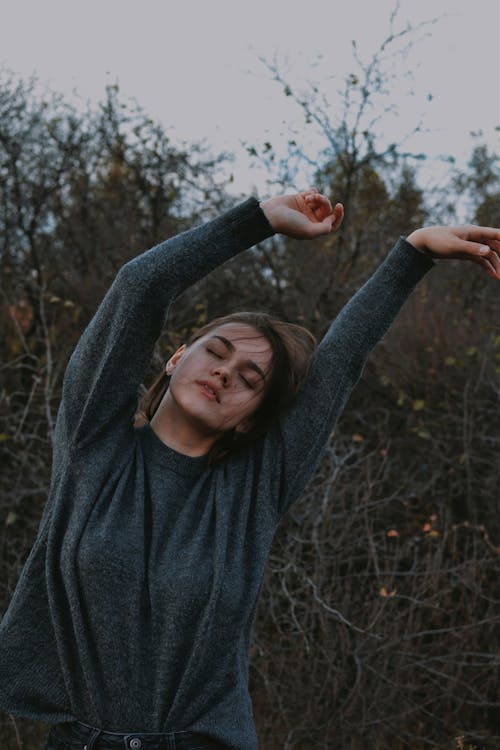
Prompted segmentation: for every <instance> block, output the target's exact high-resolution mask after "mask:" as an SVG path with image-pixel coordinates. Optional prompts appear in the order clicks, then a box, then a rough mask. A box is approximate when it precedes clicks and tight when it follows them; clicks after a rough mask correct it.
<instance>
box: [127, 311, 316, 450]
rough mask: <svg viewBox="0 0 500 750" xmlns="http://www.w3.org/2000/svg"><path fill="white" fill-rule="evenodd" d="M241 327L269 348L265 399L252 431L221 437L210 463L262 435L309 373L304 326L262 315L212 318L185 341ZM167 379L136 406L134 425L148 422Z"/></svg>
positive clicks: (309, 337) (311, 346)
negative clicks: (232, 325)
mask: <svg viewBox="0 0 500 750" xmlns="http://www.w3.org/2000/svg"><path fill="white" fill-rule="evenodd" d="M227 323H244V324H245V325H249V326H251V327H252V328H254V329H255V330H256V331H258V333H260V334H262V335H263V336H264V337H265V338H266V339H267V340H268V341H269V343H270V344H271V348H272V352H273V354H272V361H271V368H272V369H271V377H270V379H269V383H268V384H267V387H266V391H265V394H264V398H263V400H262V402H261V403H260V405H259V407H258V408H257V410H256V411H255V413H254V415H253V419H252V427H251V428H250V429H249V430H248V432H245V433H236V432H235V431H234V430H230V431H228V432H227V433H224V434H223V435H221V437H220V438H219V439H218V440H217V442H216V443H215V444H214V445H213V446H212V449H211V450H210V452H209V457H210V459H211V461H216V460H217V459H219V458H222V457H223V456H225V455H227V454H228V453H231V452H234V451H236V450H239V449H241V448H242V447H244V446H246V445H249V444H250V443H252V442H254V441H255V440H256V439H257V438H259V437H261V436H262V435H264V434H265V433H266V432H267V431H268V429H269V428H270V427H271V425H272V424H273V423H274V422H275V421H276V420H277V419H278V417H279V416H280V415H281V414H283V413H284V412H285V411H286V410H287V409H288V408H289V407H290V406H291V405H292V404H293V402H294V401H295V399H296V397H297V395H298V393H299V391H300V389H301V387H302V385H303V383H304V381H305V379H306V376H307V373H308V371H309V366H310V363H311V359H312V356H313V354H314V351H315V349H316V339H315V337H314V336H313V334H312V333H311V332H310V331H309V330H308V329H307V328H304V327H303V326H299V325H296V324H295V323H287V322H286V321H284V320H279V319H278V318H273V317H272V316H271V315H268V314H267V313H262V312H238V313H232V314H230V315H225V316H224V317H221V318H215V319H214V320H212V321H210V323H207V324H206V325H204V326H203V327H202V328H199V329H198V330H197V331H195V333H193V334H192V336H191V337H190V338H189V339H188V341H187V343H186V345H187V346H190V345H191V344H193V343H194V342H195V341H198V339H200V338H202V336H205V335H206V334H207V333H210V331H213V330H214V329H215V328H218V327H219V326H223V325H226V324H227ZM169 381H170V376H169V375H167V373H166V372H165V371H163V372H162V373H161V374H160V375H159V376H158V378H157V379H156V380H155V381H154V383H153V384H152V386H151V387H150V388H149V390H148V391H147V392H146V393H145V394H144V396H143V397H142V398H141V400H140V402H139V407H138V412H137V414H136V424H141V423H144V422H147V421H150V420H151V419H152V418H153V415H154V413H155V412H156V410H157V409H158V406H159V405H160V402H161V400H162V398H163V396H164V395H165V393H166V391H167V389H168V384H169Z"/></svg>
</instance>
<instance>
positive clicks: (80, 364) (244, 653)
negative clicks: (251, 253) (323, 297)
mask: <svg viewBox="0 0 500 750" xmlns="http://www.w3.org/2000/svg"><path fill="white" fill-rule="evenodd" d="M272 233H273V231H272V228H271V227H270V225H269V223H268V222H267V219H266V217H265V216H264V213H263V212H262V210H261V209H260V207H259V204H258V202H257V201H256V200H255V199H253V198H251V199H249V200H247V201H245V202H244V203H242V204H241V205H240V206H237V207H236V208H234V209H232V210H230V211H228V212H226V213H225V214H223V215H222V216H221V217H219V218H217V219H215V220H214V221H211V222H208V223H207V224H204V225H202V226H199V227H197V228H195V229H192V230H190V231H188V232H184V233H183V234H180V235H178V236H177V237H174V238H172V239H170V240H167V241H166V242H163V243H161V244H160V245H157V246H156V247H154V248H152V249H151V250H149V251H148V252H145V253H143V254H142V255H140V256H138V257H137V258H135V259H134V260H132V261H130V262H129V263H127V264H126V265H125V266H123V268H122V269H121V270H120V271H119V273H118V274H117V277H116V279H115V281H114V283H113V285H112V286H111V288H110V290H109V292H108V293H107V295H106V296H105V298H104V300H103V302H102V304H101V305H100V307H99V309H98V311H97V313H96V315H95V316H94V318H93V320H92V321H91V323H90V324H89V326H88V327H87V329H86V330H85V332H84V334H83V335H82V337H81V339H80V341H79V343H78V345H77V347H76V349H75V351H74V353H73V355H72V357H71V360H70V362H69V364H68V368H67V370H66V374H65V378H64V384H63V397H62V401H61V405H60V408H59V413H58V418H57V425H56V432H55V443H54V455H53V474H52V482H51V487H50V494H49V498H48V501H47V504H46V506H45V509H44V512H43V515H42V519H41V522H40V526H39V530H38V535H37V538H36V541H35V544H34V546H33V549H32V550H31V553H30V555H29V557H28V560H27V562H26V564H25V566H24V569H23V571H22V574H21V577H20V579H19V582H18V584H17V588H16V590H15V592H14V596H13V598H12V601H11V603H10V606H9V608H8V610H7V612H6V614H5V616H4V618H3V621H2V623H1V625H0V709H2V710H4V711H7V712H9V713H12V714H16V715H20V716H25V717H29V718H32V719H35V720H39V721H42V722H47V723H57V722H63V721H69V720H74V719H78V720H80V721H83V722H85V723H87V724H90V725H92V726H96V727H100V728H101V729H105V730H109V731H113V730H114V731H120V732H121V731H123V732H125V731H150V732H159V731H179V730H191V731H195V732H200V733H204V734H207V735H209V736H212V737H213V738H214V739H216V740H218V741H219V742H221V743H225V744H226V745H227V746H228V748H234V749H235V750H255V748H256V747H257V740H256V736H255V730H254V726H253V718H252V707H251V701H250V697H249V693H248V654H249V647H250V641H251V632H252V623H253V620H254V615H255V610H256V606H257V601H258V596H259V590H260V586H261V582H262V577H263V574H264V569H265V565H266V561H267V557H268V553H269V548H270V545H271V542H272V539H273V536H274V533H275V530H276V527H277V525H278V523H279V521H280V519H281V517H282V515H283V514H284V513H285V512H286V511H287V509H288V508H289V507H290V505H291V504H292V503H293V502H294V500H296V499H297V498H298V497H299V495H300V494H301V492H302V491H303V489H304V487H305V485H306V483H307V482H308V481H309V480H310V479H311V477H312V476H313V474H314V471H315V469H316V467H317V465H318V461H319V459H320V456H321V454H322V451H323V448H324V445H325V443H326V441H327V439H328V436H329V434H330V432H331V430H332V428H333V426H334V424H335V422H336V420H337V418H338V416H339V415H340V413H341V411H342V409H343V407H344V406H345V403H346V401H347V399H348V397H349V394H350V393H351V390H352V388H353V387H354V385H355V384H356V382H357V381H358V379H359V377H360V375H361V372H362V369H363V366H364V363H365V361H366V358H367V356H368V354H369V353H370V351H371V350H372V349H373V347H374V346H375V344H376V343H377V342H378V341H379V340H380V339H381V338H382V337H383V336H384V334H385V333H386V331H387V330H388V328H389V326H390V325H391V323H392V321H393V320H394V318H395V317H396V315H397V313H398V312H399V310H400V309H401V307H402V306H403V304H404V302H405V300H406V299H407V297H408V295H409V294H410V293H411V291H412V290H413V288H414V287H415V285H416V284H417V283H418V282H419V280H420V279H421V278H422V277H423V276H424V275H425V274H426V273H427V272H428V271H429V270H430V268H432V266H433V265H434V261H433V260H432V259H430V258H428V257H426V256H425V255H423V254H422V253H421V252H420V251H418V250H416V249H415V248H414V247H413V246H412V245H410V244H408V243H407V242H406V241H405V240H403V239H400V240H399V241H398V242H397V244H396V245H395V247H394V248H393V250H392V251H391V252H390V253H389V254H388V256H387V257H386V259H385V260H384V261H383V262H382V264H381V265H380V266H379V268H378V269H377V270H376V271H375V273H374V274H373V276H372V277H371V278H370V279H369V280H368V281H367V282H366V283H365V284H364V286H363V287H362V288H361V289H360V290H359V291H358V292H357V293H356V294H355V295H354V296H353V298H352V299H351V300H350V302H348V304H347V305H346V306H345V307H344V308H343V309H342V311H341V312H340V314H339V315H338V316H337V318H336V320H335V321H334V322H333V324H332V325H331V327H330V329H329V331H328V333H327V334H326V336H325V337H324V339H323V340H322V342H321V344H320V346H319V349H318V352H317V355H316V357H315V360H314V364H313V367H312V369H311V371H310V374H309V376H308V380H307V382H306V385H305V387H304V388H303V390H302V392H301V394H300V396H299V399H298V400H297V402H296V404H295V406H294V407H293V409H292V410H291V411H290V412H289V413H287V415H286V416H285V417H284V418H282V420H281V421H280V423H279V424H277V425H276V426H275V428H274V429H272V430H271V431H270V432H269V433H268V435H267V436H266V437H265V439H263V440H262V441H261V442H259V443H257V444H255V445H254V446H253V447H252V448H251V449H250V450H248V451H247V452H244V453H241V454H239V455H236V456H233V457H229V458H227V459H226V460H222V462H220V463H218V464H216V465H214V466H208V465H207V460H206V457H204V456H202V457H197V458H192V457H189V456H185V455H182V454H180V453H177V452H176V451H174V450H173V449H171V448H169V447H167V446H166V445H165V444H164V443H162V442H161V440H160V439H159V438H158V437H157V436H156V435H155V433H154V432H153V431H152V429H151V427H150V426H149V425H147V426H145V427H142V428H138V429H137V428H134V426H133V418H134V413H135V410H136V403H137V390H138V386H139V384H140V383H141V381H142V379H143V376H144V373H145V371H146V368H147V367H148V364H149V362H150V359H151V356H152V352H153V347H154V344H155V341H156V340H157V339H158V337H159V335H160V332H161V329H162V326H163V323H164V321H165V317H166V314H167V309H168V306H169V303H170V302H171V301H172V300H173V299H174V298H175V297H176V296H177V295H178V294H179V293H180V292H181V291H183V290H184V289H186V288H187V287H189V286H190V285H191V284H193V283H194V282H195V281H197V280H198V279H200V278H202V277H203V276H204V275H205V274H207V273H208V272H209V271H211V270H212V269H214V268H216V267H217V266H219V265H220V264H221V263H223V262H224V261H226V260H228V259H229V258H231V257H232V256H234V255H235V254H237V253H238V252H240V251H241V250H244V249H245V248H248V247H250V246H252V245H253V244H255V243H257V242H259V241H261V240H264V239H265V238H266V237H269V236H270V235H272Z"/></svg>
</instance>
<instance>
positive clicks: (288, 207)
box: [260, 188, 344, 240]
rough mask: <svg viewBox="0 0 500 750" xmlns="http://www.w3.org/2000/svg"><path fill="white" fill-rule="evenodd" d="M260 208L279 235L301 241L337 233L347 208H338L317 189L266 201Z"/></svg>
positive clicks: (340, 206)
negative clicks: (333, 206)
mask: <svg viewBox="0 0 500 750" xmlns="http://www.w3.org/2000/svg"><path fill="white" fill-rule="evenodd" d="M260 207H261V208H262V210H263V211H264V213H265V215H266V218H267V220H268V221H269V223H270V225H271V226H272V228H273V229H274V231H275V232H278V233H279V234H284V235H286V236H287V237H293V238H294V239H297V240H305V239H314V238H315V237H321V236H322V235H325V234H330V232H333V231H335V230H336V229H338V228H339V227H340V225H341V224H342V220H343V218H344V207H343V205H342V204H341V203H337V204H336V205H335V208H332V204H331V203H330V201H329V200H328V198H327V197H326V196H325V195H321V193H319V192H318V190H317V189H316V188H310V189H309V190H304V191H303V192H302V193H296V194H295V195H282V196H279V197H277V198H270V199H269V200H266V201H262V203H261V204H260Z"/></svg>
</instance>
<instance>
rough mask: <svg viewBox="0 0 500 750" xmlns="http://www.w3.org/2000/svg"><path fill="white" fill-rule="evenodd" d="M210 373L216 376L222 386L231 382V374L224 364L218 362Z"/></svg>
mask: <svg viewBox="0 0 500 750" xmlns="http://www.w3.org/2000/svg"><path fill="white" fill-rule="evenodd" d="M212 375H215V376H216V377H218V378H219V379H220V380H221V382H222V385H223V386H224V387H226V386H228V385H229V384H230V382H231V374H230V372H229V369H228V368H227V367H226V366H225V365H224V364H220V365H218V366H217V367H214V369H213V370H212Z"/></svg>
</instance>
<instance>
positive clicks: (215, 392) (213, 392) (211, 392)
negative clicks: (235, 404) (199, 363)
mask: <svg viewBox="0 0 500 750" xmlns="http://www.w3.org/2000/svg"><path fill="white" fill-rule="evenodd" d="M196 382H197V384H198V385H199V386H200V388H201V389H202V392H203V393H204V394H205V395H206V396H207V398H211V399H214V400H215V401H217V403H218V404H220V398H219V389H218V388H217V386H215V385H214V384H213V383H209V382H208V381H207V380H197V381H196Z"/></svg>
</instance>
